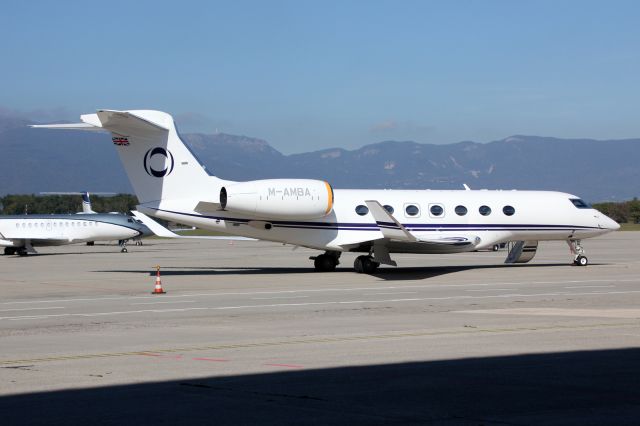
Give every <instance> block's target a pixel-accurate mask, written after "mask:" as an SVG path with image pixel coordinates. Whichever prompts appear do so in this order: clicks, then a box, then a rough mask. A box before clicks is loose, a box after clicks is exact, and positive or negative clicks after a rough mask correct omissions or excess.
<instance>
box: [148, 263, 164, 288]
mask: <svg viewBox="0 0 640 426" xmlns="http://www.w3.org/2000/svg"><path fill="white" fill-rule="evenodd" d="M165 293H166V291H164V290H163V289H162V281H160V265H158V266H156V288H155V289H154V290H153V291H152V292H151V294H165Z"/></svg>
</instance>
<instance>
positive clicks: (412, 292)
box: [371, 291, 418, 296]
mask: <svg viewBox="0 0 640 426" xmlns="http://www.w3.org/2000/svg"><path fill="white" fill-rule="evenodd" d="M417 293H418V292H417V291H396V292H389V293H371V295H372V296H375V295H381V294H417Z"/></svg>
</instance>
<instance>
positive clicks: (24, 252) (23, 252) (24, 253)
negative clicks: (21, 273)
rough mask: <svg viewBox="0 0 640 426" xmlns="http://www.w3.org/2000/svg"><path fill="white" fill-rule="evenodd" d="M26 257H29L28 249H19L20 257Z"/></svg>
mask: <svg viewBox="0 0 640 426" xmlns="http://www.w3.org/2000/svg"><path fill="white" fill-rule="evenodd" d="M26 255H27V250H26V249H18V256H26Z"/></svg>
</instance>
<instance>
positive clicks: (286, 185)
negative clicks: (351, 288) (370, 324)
mask: <svg viewBox="0 0 640 426" xmlns="http://www.w3.org/2000/svg"><path fill="white" fill-rule="evenodd" d="M81 120H82V123H77V124H54V125H36V126H32V127H41V128H50V129H80V130H97V131H108V132H111V136H112V141H113V144H114V145H115V148H116V150H117V151H118V154H119V155H120V159H121V161H122V164H123V165H124V168H125V170H126V171H127V175H128V177H129V180H130V181H131V184H132V186H133V188H134V190H135V192H136V195H137V196H138V199H139V201H140V204H139V205H138V206H137V208H138V210H139V211H140V212H142V213H146V214H149V215H151V216H155V217H159V218H162V219H166V220H170V221H174V222H178V223H184V224H188V225H191V226H195V227H198V228H204V229H211V230H216V231H220V232H225V233H229V234H234V235H242V236H246V237H250V238H256V239H261V240H269V241H277V242H282V243H287V244H292V245H296V246H304V247H309V248H313V249H318V250H324V253H323V254H320V255H318V256H315V257H314V258H313V259H314V265H315V268H316V270H318V271H331V270H334V269H335V267H336V265H338V264H339V258H340V255H341V254H342V253H343V252H359V253H366V254H365V255H362V256H358V257H357V258H356V259H355V262H354V267H355V269H356V271H358V272H364V273H371V272H373V271H375V270H376V268H377V267H378V266H379V265H380V264H386V265H394V266H395V265H396V262H395V261H393V260H392V259H391V254H392V253H424V254H431V253H461V252H469V251H474V250H479V249H485V248H491V247H493V246H494V245H495V244H500V243H504V242H510V241H515V242H516V243H515V244H514V246H513V248H512V249H511V250H510V251H509V254H508V256H507V260H506V262H507V263H522V262H527V261H529V260H531V259H532V258H533V256H534V255H535V253H536V250H537V246H538V241H542V240H566V241H567V243H568V244H569V246H570V248H571V250H572V251H573V253H574V263H575V264H576V265H581V266H585V265H587V263H588V260H587V257H586V256H585V255H584V250H583V248H582V245H581V244H580V241H581V240H582V239H584V238H591V237H595V236H598V235H602V234H606V233H607V232H611V231H614V230H616V229H618V228H619V225H618V224H617V223H616V222H615V221H613V220H612V219H610V218H609V217H607V216H605V215H604V214H602V213H600V212H598V211H597V210H595V209H593V208H591V207H590V206H589V205H588V204H587V203H585V202H584V201H582V200H581V199H580V198H579V197H577V196H575V195H571V194H566V193H561V192H549V191H494V190H492V191H489V190H460V191H455V190H447V191H440V190H371V189H342V190H338V189H336V190H334V189H333V188H332V187H331V185H329V183H327V182H325V181H321V180H310V179H267V180H256V181H249V182H233V181H228V180H223V179H220V178H218V177H215V176H211V175H209V174H208V172H207V171H206V170H205V167H204V166H203V165H202V164H200V163H199V162H198V160H197V159H196V158H195V156H194V155H193V154H192V152H191V151H190V150H189V149H188V147H187V146H186V145H185V144H184V142H183V141H182V140H181V139H180V137H179V135H178V132H177V130H176V127H175V124H174V121H173V118H172V117H171V116H170V115H169V114H166V113H164V112H160V111H148V110H135V111H113V110H99V111H98V112H97V113H96V114H87V115H82V116H81ZM139 217H141V218H142V216H139Z"/></svg>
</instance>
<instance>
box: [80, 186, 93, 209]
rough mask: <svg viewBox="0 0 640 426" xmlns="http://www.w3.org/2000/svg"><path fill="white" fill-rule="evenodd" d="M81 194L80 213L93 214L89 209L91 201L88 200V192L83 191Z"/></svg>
mask: <svg viewBox="0 0 640 426" xmlns="http://www.w3.org/2000/svg"><path fill="white" fill-rule="evenodd" d="M81 194H82V213H95V212H94V211H93V209H92V208H91V199H90V198H89V192H88V191H84V192H82V193H81Z"/></svg>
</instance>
